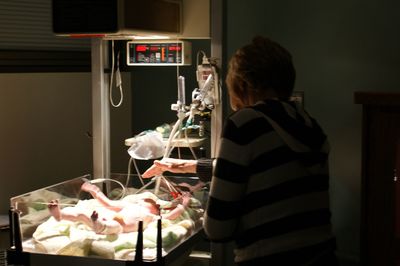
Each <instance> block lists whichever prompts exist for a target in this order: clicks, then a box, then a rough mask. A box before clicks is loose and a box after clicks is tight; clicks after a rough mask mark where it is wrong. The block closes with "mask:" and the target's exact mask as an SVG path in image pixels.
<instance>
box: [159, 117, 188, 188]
mask: <svg viewBox="0 0 400 266" xmlns="http://www.w3.org/2000/svg"><path fill="white" fill-rule="evenodd" d="M187 115H188V114H187V113H186V114H184V113H182V112H181V111H178V120H177V121H176V122H175V125H174V127H173V128H172V130H171V133H170V134H169V138H168V141H167V146H166V147H165V152H164V156H163V159H164V158H168V157H169V156H170V154H171V151H172V148H173V147H171V146H172V141H173V140H174V139H175V138H176V136H177V135H178V134H179V131H178V129H179V127H180V125H181V124H182V122H183V120H184V119H185V117H186V116H187ZM161 177H162V176H156V185H155V187H154V194H156V195H157V194H158V191H159V190H160V183H161Z"/></svg>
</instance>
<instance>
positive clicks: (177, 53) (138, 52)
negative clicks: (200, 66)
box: [126, 41, 192, 66]
mask: <svg viewBox="0 0 400 266" xmlns="http://www.w3.org/2000/svg"><path fill="white" fill-rule="evenodd" d="M126 50H127V65H128V66H177V65H190V64H191V63H192V49H191V43H190V42H187V41H129V42H127V49H126Z"/></svg>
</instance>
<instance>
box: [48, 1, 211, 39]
mask: <svg viewBox="0 0 400 266" xmlns="http://www.w3.org/2000/svg"><path fill="white" fill-rule="evenodd" d="M52 10H53V12H52V13H53V31H54V33H55V34H57V35H64V36H76V37H90V36H96V37H108V38H113V39H117V38H132V39H134V38H145V39H163V38H175V39H176V38H210V22H209V21H210V0H53V1H52Z"/></svg>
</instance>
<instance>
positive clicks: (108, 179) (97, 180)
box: [89, 178, 126, 199]
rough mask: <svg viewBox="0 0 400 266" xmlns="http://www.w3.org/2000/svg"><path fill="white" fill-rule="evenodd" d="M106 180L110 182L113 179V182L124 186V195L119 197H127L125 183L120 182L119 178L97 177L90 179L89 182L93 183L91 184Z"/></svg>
mask: <svg viewBox="0 0 400 266" xmlns="http://www.w3.org/2000/svg"><path fill="white" fill-rule="evenodd" d="M106 181H107V182H108V181H112V182H115V183H117V184H118V185H119V186H120V187H121V188H122V195H121V197H120V198H119V199H122V198H123V197H125V195H126V188H125V187H124V185H123V184H122V183H121V182H119V181H117V180H115V179H110V178H96V179H93V180H90V181H89V183H91V184H97V183H101V182H106Z"/></svg>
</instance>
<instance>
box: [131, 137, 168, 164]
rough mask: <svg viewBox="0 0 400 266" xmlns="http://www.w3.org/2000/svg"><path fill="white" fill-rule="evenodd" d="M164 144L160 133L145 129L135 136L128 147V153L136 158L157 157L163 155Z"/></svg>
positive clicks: (147, 158)
mask: <svg viewBox="0 0 400 266" xmlns="http://www.w3.org/2000/svg"><path fill="white" fill-rule="evenodd" d="M164 152H165V144H164V142H163V137H162V135H161V133H159V132H156V131H152V130H150V131H145V132H142V133H140V134H139V135H137V136H136V137H135V141H134V142H133V144H132V146H131V147H130V148H129V149H128V153H129V155H130V156H131V157H132V158H134V159H138V160H149V159H157V158H160V157H162V156H163V155H164Z"/></svg>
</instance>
